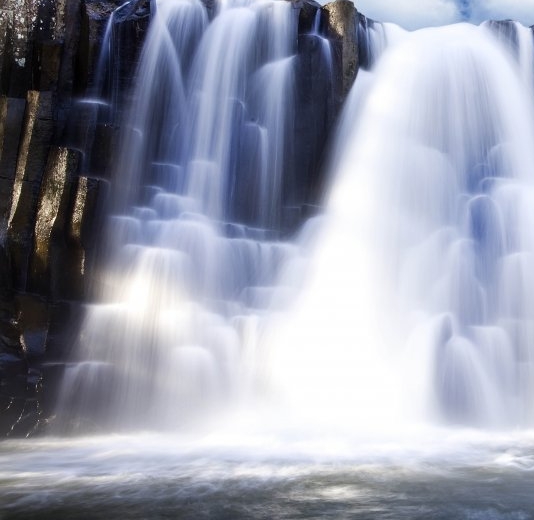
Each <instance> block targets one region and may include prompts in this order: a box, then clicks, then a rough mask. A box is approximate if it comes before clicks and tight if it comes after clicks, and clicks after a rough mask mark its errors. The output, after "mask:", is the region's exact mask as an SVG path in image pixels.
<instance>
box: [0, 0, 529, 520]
mask: <svg viewBox="0 0 534 520" xmlns="http://www.w3.org/2000/svg"><path fill="white" fill-rule="evenodd" d="M156 3H157V12H156V14H155V16H154V17H153V20H152V22H151V30H150V33H149V35H148V39H147V41H146V45H145V48H144V50H143V55H142V57H141V64H140V68H139V71H138V82H137V87H136V91H135V92H134V95H133V100H134V101H133V105H132V107H131V110H130V112H129V115H128V118H127V121H126V123H125V124H124V125H123V127H124V132H123V137H122V143H121V146H120V150H118V154H117V155H118V157H117V171H116V176H117V182H116V185H115V188H114V193H113V202H112V210H111V216H110V217H109V219H108V225H107V229H106V230H105V231H104V232H103V235H104V236H103V238H102V241H103V246H102V259H101V269H100V271H99V272H98V273H97V280H96V287H95V288H94V291H95V294H96V301H97V303H93V304H91V305H88V307H87V310H86V318H85V322H84V324H83V327H82V330H81V331H80V338H79V341H78V344H77V345H76V349H75V352H76V355H75V357H74V358H73V359H72V360H71V361H70V363H69V364H68V367H67V369H66V371H65V377H64V381H63V385H62V388H61V395H60V398H59V403H58V407H57V414H58V416H57V419H56V424H58V430H56V432H58V431H59V432H61V433H65V432H66V431H72V430H74V431H76V432H77V433H80V434H88V433H94V432H95V430H96V432H99V433H100V435H94V436H88V437H87V436H86V437H84V436H83V435H78V436H71V437H67V436H63V437H57V438H53V437H52V438H50V437H49V438H43V439H31V440H30V441H17V440H13V441H7V442H4V443H2V444H0V484H1V485H0V488H1V490H2V491H0V507H1V508H2V512H3V511H4V510H5V511H7V514H9V515H12V516H10V518H25V519H29V518H45V517H46V518H48V517H53V518H57V517H58V516H65V515H67V516H68V517H69V518H88V517H91V518H109V517H110V516H112V515H113V516H117V517H120V518H146V517H150V518H171V517H180V518H182V517H183V518H199V519H201V518H206V519H212V518H222V517H225V518H235V519H240V518H243V519H245V518H246V519H247V520H248V519H264V518H296V517H299V518H310V519H312V518H325V517H331V516H335V517H350V518H355V519H357V518H361V519H368V518H377V519H378V518H384V519H385V518H396V519H399V520H403V519H406V520H408V519H409V520H413V519H416V518H421V519H423V518H425V519H427V518H443V519H447V520H456V519H458V520H460V519H465V518H484V519H503V518H513V519H526V518H531V517H532V511H533V505H532V475H533V469H534V464H533V460H534V457H533V446H534V436H533V433H532V430H529V428H532V427H533V426H534V425H533V421H534V402H533V401H534V399H533V397H534V351H533V344H534V327H533V320H532V316H534V300H533V298H532V294H533V293H534V275H533V274H532V263H533V259H534V233H533V231H532V225H531V224H532V222H534V189H533V188H534V186H533V182H532V180H533V171H534V147H533V146H532V144H533V143H534V108H533V97H532V82H531V78H532V53H533V45H532V37H531V36H530V37H529V33H528V31H527V30H526V29H525V28H523V27H522V26H519V25H517V24H512V23H510V24H505V25H501V26H500V29H502V30H500V29H499V30H495V27H493V26H482V27H474V26H469V25H466V24H460V25H455V26H449V27H442V28H435V29H424V30H420V31H416V32H414V33H406V32H404V31H403V30H401V29H400V28H398V27H395V26H391V25H387V26H386V25H378V24H377V25H373V27H372V31H373V32H372V33H369V34H366V33H365V30H366V28H365V27H364V26H360V27H359V29H358V30H359V31H360V34H359V39H360V40H361V41H365V42H366V44H365V45H366V48H367V51H366V52H367V62H366V64H365V65H366V69H367V68H368V69H369V70H360V71H359V73H358V78H357V81H356V83H355V85H354V87H353V88H352V91H351V93H350V95H349V98H348V99H347V101H346V104H345V107H344V111H343V114H342V117H341V120H340V123H339V129H338V131H337V136H336V138H335V143H333V145H332V150H333V158H332V160H331V163H332V166H331V168H330V170H331V171H330V174H329V188H328V190H327V192H326V193H325V196H324V211H323V212H322V214H321V215H316V216H315V217H313V218H310V219H309V220H308V221H307V222H304V223H303V225H302V228H301V231H300V232H299V234H298V236H296V237H293V238H287V237H288V229H291V226H289V225H288V224H287V222H286V221H285V214H284V205H285V204H286V202H287V201H292V202H294V201H295V200H297V201H298V197H297V196H296V194H295V193H291V192H290V190H291V188H292V186H294V184H295V182H294V181H295V179H292V178H291V176H292V175H293V173H294V172H293V170H292V168H291V165H292V161H291V159H292V157H291V154H292V150H293V149H294V144H295V142H294V136H295V132H294V128H293V125H294V124H295V121H297V118H298V117H299V114H298V113H296V108H295V107H297V106H298V103H296V102H295V101H296V98H295V97H294V94H295V93H294V92H293V81H294V74H295V70H294V65H295V62H296V61H297V60H296V59H295V57H294V53H295V52H296V41H295V40H296V36H295V35H296V20H295V16H294V12H295V11H296V10H293V9H292V6H291V4H290V3H286V2H282V1H265V2H263V1H261V2H247V1H246V0H245V1H243V0H239V1H237V0H236V1H235V2H233V1H229V2H223V3H222V4H221V5H220V6H219V10H218V12H209V13H208V12H207V10H206V8H205V7H204V5H203V4H201V3H200V2H199V1H197V0H181V1H171V0H159V1H157V2H156ZM367 29H369V28H368V27H367ZM510 30H511V31H512V32H513V33H514V34H515V36H513V37H512V36H510V35H511V34H512V32H510ZM318 31H319V32H320V27H319V28H318V27H317V26H316V27H315V34H313V35H312V38H313V39H314V40H316V39H317V38H319V37H320V36H319V35H318V34H317V32H318ZM362 31H364V32H363V33H362ZM507 31H508V33H507ZM504 33H507V34H508V36H506V34H504ZM511 41H512V42H513V44H512V45H511V44H510V42H511ZM321 45H322V46H323V48H324V49H325V50H327V42H326V41H323V43H322V44H321ZM288 179H289V181H291V182H288ZM288 190H289V193H288ZM301 202H302V201H301ZM207 418H209V419H212V422H211V423H210V424H203V423H202V422H203V421H206V420H207ZM184 426H186V427H185V428H184ZM473 426H475V427H477V429H474V428H472V427H473ZM514 429H515V431H514ZM139 430H145V432H144V433H143V432H140V431H139ZM146 430H151V431H152V432H151V433H150V432H146ZM497 430H500V431H497ZM117 431H120V432H121V433H120V434H117ZM110 432H114V434H113V435H110Z"/></svg>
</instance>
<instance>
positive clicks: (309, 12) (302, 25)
mask: <svg viewBox="0 0 534 520" xmlns="http://www.w3.org/2000/svg"><path fill="white" fill-rule="evenodd" d="M291 3H292V4H293V8H294V9H298V10H299V18H298V33H299V34H308V33H311V32H313V29H314V26H315V23H316V19H317V16H320V15H321V12H320V9H321V4H319V3H318V2H315V1H314V0H293V1H292V2H291ZM319 25H320V24H319Z"/></svg>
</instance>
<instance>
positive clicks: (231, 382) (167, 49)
mask: <svg viewBox="0 0 534 520" xmlns="http://www.w3.org/2000/svg"><path fill="white" fill-rule="evenodd" d="M294 13H295V11H294V10H293V9H292V6H291V4H290V3H288V2H282V1H274V2H240V1H238V2H227V3H224V4H221V6H220V9H219V12H217V13H216V15H215V16H214V18H213V20H211V21H210V19H209V16H208V13H207V11H206V7H205V6H204V4H202V3H201V2H199V1H198V0H184V1H180V2H173V1H165V0H161V1H158V2H157V10H156V13H155V16H154V19H153V21H152V23H151V28H150V32H149V34H148V37H147V41H146V44H145V46H144V49H143V52H142V56H141V63H140V67H139V70H138V80H137V84H136V85H137V86H136V91H135V92H134V94H133V105H132V107H131V109H130V111H129V115H128V116H127V120H126V124H125V130H124V131H123V137H122V142H121V147H120V150H119V153H118V160H117V177H118V181H117V182H116V183H115V186H114V189H113V201H112V215H111V216H110V217H109V219H108V226H107V228H108V229H107V230H106V232H105V235H106V238H105V239H104V246H103V247H102V250H103V254H102V256H103V259H102V265H103V267H102V269H101V272H99V274H98V283H97V288H98V290H97V292H98V303H95V304H92V305H89V306H88V308H87V310H86V317H85V320H84V323H83V326H82V330H81V333H80V340H79V342H78V345H77V348H76V349H75V350H76V355H75V358H74V359H73V360H72V363H71V364H70V365H69V367H68V368H67V370H66V374H65V377H64V382H63V386H62V389H61V392H60V394H61V395H60V399H59V403H58V413H59V415H60V417H62V418H64V421H63V422H64V427H65V428H67V429H69V428H81V429H83V428H87V427H89V426H88V425H90V424H96V425H98V427H111V428H128V427H132V426H136V427H141V428H143V427H147V428H152V427H154V428H166V427H175V426H177V425H182V424H184V423H187V421H188V419H189V418H190V417H192V416H196V415H202V414H203V413H204V414H205V413H206V410H210V409H213V408H215V409H217V408H218V407H221V406H222V407H224V406H225V404H226V403H229V402H235V401H239V400H240V399H241V398H243V397H246V396H247V395H248V393H249V392H250V388H249V387H250V386H251V384H253V383H250V382H251V381H253V380H254V376H253V374H252V373H253V372H254V370H255V367H254V366H253V365H254V363H253V361H251V358H252V357H253V356H254V349H253V348H252V346H251V343H252V342H253V338H254V336H255V335H256V334H258V332H251V331H253V330H254V329H255V327H256V324H257V323H259V322H261V320H262V314H264V313H266V312H267V307H268V306H269V305H270V301H271V292H272V289H271V287H272V286H273V285H274V283H275V278H276V274H277V270H278V267H279V266H280V265H281V264H282V263H284V262H286V260H287V258H288V257H291V256H292V255H294V254H295V247H294V245H292V244H291V243H288V242H283V241H281V240H280V239H279V235H280V232H281V231H282V229H283V226H284V222H283V204H284V197H286V196H285V195H284V188H285V186H284V183H285V182H286V181H287V180H288V179H287V176H288V174H290V172H289V171H288V168H287V163H288V160H287V156H288V154H289V153H290V151H291V149H292V139H293V127H292V124H293V114H292V111H291V108H292V106H293V61H294V58H293V53H294V52H295V45H296V19H295V15H294ZM156 78H157V79H156ZM155 79H156V80H155ZM258 326H259V325H258ZM251 338H252V339H251ZM141 418H142V420H141Z"/></svg>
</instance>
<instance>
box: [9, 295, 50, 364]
mask: <svg viewBox="0 0 534 520" xmlns="http://www.w3.org/2000/svg"><path fill="white" fill-rule="evenodd" d="M15 300H16V304H17V308H18V309H19V314H18V319H17V326H18V328H19V329H20V330H21V341H22V343H23V348H24V351H25V353H26V357H27V359H28V360H29V361H30V362H33V361H34V360H35V359H37V360H38V361H40V359H39V358H41V357H42V356H43V355H44V353H45V351H46V339H47V333H48V325H49V316H48V314H49V310H48V305H47V303H46V301H45V299H43V298H42V297H39V296H37V295H34V294H18V295H16V298H15Z"/></svg>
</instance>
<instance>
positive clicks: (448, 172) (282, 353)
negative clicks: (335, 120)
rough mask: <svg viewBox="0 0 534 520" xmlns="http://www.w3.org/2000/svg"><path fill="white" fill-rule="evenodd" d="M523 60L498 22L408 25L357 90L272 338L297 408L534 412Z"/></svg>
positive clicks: (377, 422) (382, 412)
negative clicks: (293, 291)
mask: <svg viewBox="0 0 534 520" xmlns="http://www.w3.org/2000/svg"><path fill="white" fill-rule="evenodd" d="M530 46H531V48H532V41H531V42H530ZM523 61H524V60H523V58H521V59H520V60H517V59H515V58H514V57H513V56H512V55H511V54H509V53H508V49H507V48H506V47H505V46H503V45H502V44H499V42H498V41H497V40H496V39H495V38H494V37H493V36H492V35H490V34H489V33H487V32H485V30H484V29H483V28H478V27H473V26H470V25H466V24H461V25H455V26H448V27H443V28H439V29H425V30H420V31H417V32H415V33H411V34H408V33H406V34H404V36H403V37H401V38H400V42H399V43H398V44H397V45H395V46H393V47H392V48H391V49H389V50H388V51H387V52H386V54H385V55H384V56H383V58H382V59H381V60H380V62H379V64H378V66H377V68H376V71H375V72H374V74H373V76H372V78H370V79H368V80H367V81H370V82H371V85H370V86H369V87H368V88H367V95H366V96H367V97H365V98H364V100H363V102H362V100H361V99H354V98H352V99H350V100H349V104H348V107H347V109H346V112H345V116H344V125H343V127H342V130H341V132H340V136H339V138H340V140H341V144H340V149H341V157H340V158H339V161H338V163H337V168H336V170H337V171H336V173H335V176H334V178H333V183H332V189H331V193H330V195H329V198H328V208H327V211H326V215H325V218H324V222H323V223H322V224H321V226H320V231H319V236H318V238H316V240H317V243H316V245H315V249H314V250H313V253H312V256H311V267H310V268H309V274H308V277H307V279H306V281H305V282H304V290H303V291H302V294H301V297H300V299H299V301H298V302H297V304H296V305H295V308H294V310H293V312H291V313H289V314H288V317H287V319H286V320H282V323H283V324H282V326H281V327H280V326H279V327H278V330H277V331H276V332H275V333H274V334H273V335H274V340H273V343H274V345H275V346H276V347H275V349H274V354H273V358H274V366H275V369H274V374H275V377H276V378H278V379H279V383H280V384H281V385H282V388H283V392H284V394H285V395H286V397H287V399H289V400H293V404H294V406H295V409H296V410H298V411H300V412H302V411H303V410H304V411H307V412H308V415H309V416H312V417H317V416H323V417H324V416H326V417H327V418H328V419H327V420H328V422H329V423H330V424H331V423H332V422H341V423H346V422H347V421H348V422H352V423H353V425H354V427H355V429H361V428H362V425H365V426H363V427H364V428H368V427H370V428H375V429H378V430H379V431H389V432H391V431H392V430H393V431H395V430H397V429H398V428H399V425H402V424H404V423H406V422H408V423H413V422H414V421H426V422H435V421H437V422H442V423H445V424H451V423H453V424H454V423H461V424H475V425H479V426H494V427H515V426H518V425H522V426H531V425H532V421H533V419H534V403H533V396H534V393H533V391H534V388H533V383H534V350H533V345H534V337H533V329H532V319H531V316H532V313H533V311H534V309H533V301H534V300H533V299H532V296H531V295H532V293H533V290H534V286H533V283H534V277H533V276H532V274H531V272H530V267H529V266H530V265H531V262H532V258H533V256H532V255H533V251H534V241H533V240H534V237H533V235H532V231H531V225H530V223H531V222H532V221H533V218H534V214H533V210H532V208H533V207H534V198H533V197H534V191H533V182H532V181H533V179H534V178H533V167H534V148H533V147H532V143H533V142H534V125H533V121H534V110H533V104H532V96H531V92H532V91H531V86H530V85H526V84H525V83H524V81H525V75H524V70H522V68H521V67H520V66H518V62H519V64H520V65H523ZM354 93H358V90H357V89H355V90H354ZM360 97H361V95H360ZM362 104H363V106H362ZM351 113H359V117H357V118H356V119H355V118H353V117H351Z"/></svg>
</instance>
